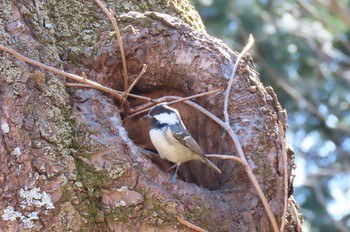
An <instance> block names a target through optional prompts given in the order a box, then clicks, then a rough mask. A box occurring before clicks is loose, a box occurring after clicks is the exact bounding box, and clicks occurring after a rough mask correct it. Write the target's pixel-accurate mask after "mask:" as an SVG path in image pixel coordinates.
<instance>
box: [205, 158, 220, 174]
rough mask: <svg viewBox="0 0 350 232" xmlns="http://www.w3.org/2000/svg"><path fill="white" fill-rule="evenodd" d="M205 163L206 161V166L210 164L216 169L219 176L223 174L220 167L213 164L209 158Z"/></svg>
mask: <svg viewBox="0 0 350 232" xmlns="http://www.w3.org/2000/svg"><path fill="white" fill-rule="evenodd" d="M203 161H204V162H205V163H206V164H208V166H209V167H211V168H212V169H214V170H215V171H216V172H217V173H219V174H221V173H222V172H221V170H220V169H219V168H218V167H216V165H215V164H213V163H212V162H211V161H210V160H208V159H207V158H205V159H204V160H203Z"/></svg>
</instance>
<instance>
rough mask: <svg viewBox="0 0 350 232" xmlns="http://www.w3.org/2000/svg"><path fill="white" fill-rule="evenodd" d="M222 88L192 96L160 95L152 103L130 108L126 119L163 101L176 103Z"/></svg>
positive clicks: (212, 92) (215, 91)
mask: <svg viewBox="0 0 350 232" xmlns="http://www.w3.org/2000/svg"><path fill="white" fill-rule="evenodd" d="M220 90H221V89H214V90H211V91H208V92H205V93H199V94H195V95H191V96H188V97H177V96H163V97H160V98H157V99H153V101H152V102H150V103H147V104H143V105H142V106H141V107H139V108H137V109H134V110H130V113H131V115H129V116H128V118H126V120H127V119H129V118H132V117H135V116H136V115H139V114H142V113H145V112H147V111H149V110H150V109H151V108H152V107H153V106H154V105H155V104H159V103H162V102H166V101H170V102H168V104H169V105H171V104H175V103H178V102H182V101H186V100H191V99H194V98H198V97H203V96H206V95H210V94H214V93H217V92H219V91H220ZM173 99H176V100H173Z"/></svg>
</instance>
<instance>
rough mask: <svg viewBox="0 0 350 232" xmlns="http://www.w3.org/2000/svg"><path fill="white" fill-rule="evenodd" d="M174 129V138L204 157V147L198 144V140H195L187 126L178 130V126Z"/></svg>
mask: <svg viewBox="0 0 350 232" xmlns="http://www.w3.org/2000/svg"><path fill="white" fill-rule="evenodd" d="M172 129H173V132H174V134H173V135H174V138H175V139H176V140H177V141H178V142H179V143H181V144H182V145H184V146H186V147H188V148H190V149H191V150H192V151H194V152H195V153H197V154H199V155H201V156H203V157H204V155H203V151H202V149H201V148H200V146H199V145H198V143H197V142H196V140H194V138H193V137H192V136H191V134H190V133H189V132H188V131H187V129H186V128H182V129H181V130H178V128H172Z"/></svg>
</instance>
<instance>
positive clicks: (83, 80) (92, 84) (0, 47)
mask: <svg viewBox="0 0 350 232" xmlns="http://www.w3.org/2000/svg"><path fill="white" fill-rule="evenodd" d="M0 50H3V51H6V52H8V53H11V54H12V55H14V56H15V57H16V58H17V59H19V60H22V61H24V62H27V63H29V64H32V65H35V66H38V67H40V68H43V69H46V70H49V71H51V72H54V73H56V74H59V75H61V76H65V77H67V78H69V79H72V80H75V81H77V82H80V83H83V84H87V85H89V86H90V87H91V88H95V89H99V90H101V91H104V92H106V93H109V94H111V95H113V96H114V97H116V98H117V99H118V100H120V101H122V100H123V99H124V98H123V96H122V95H120V94H119V93H118V91H116V90H113V89H110V88H108V87H105V86H103V85H101V84H99V83H97V82H94V81H90V80H88V79H86V78H85V77H81V76H78V75H74V74H71V73H67V72H65V71H62V70H59V69H56V68H53V67H51V66H48V65H46V64H43V63H40V62H38V61H36V60H33V59H30V58H28V57H25V56H23V55H21V54H19V53H18V52H16V51H14V50H12V49H10V48H7V47H5V46H3V45H1V44H0Z"/></svg>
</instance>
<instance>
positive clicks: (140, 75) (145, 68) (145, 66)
mask: <svg viewBox="0 0 350 232" xmlns="http://www.w3.org/2000/svg"><path fill="white" fill-rule="evenodd" d="M146 71H147V65H146V64H143V67H142V70H141V72H140V74H139V75H138V76H137V77H136V79H135V80H134V81H133V82H132V84H131V85H130V86H129V88H128V89H127V90H126V91H125V93H124V95H123V97H125V98H127V97H128V94H129V93H130V91H131V90H132V88H134V86H135V85H136V84H137V82H138V81H139V80H140V79H141V77H142V76H143V74H144V73H145V72H146Z"/></svg>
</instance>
